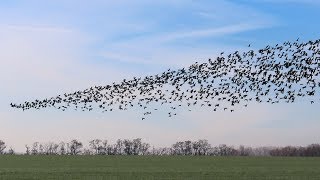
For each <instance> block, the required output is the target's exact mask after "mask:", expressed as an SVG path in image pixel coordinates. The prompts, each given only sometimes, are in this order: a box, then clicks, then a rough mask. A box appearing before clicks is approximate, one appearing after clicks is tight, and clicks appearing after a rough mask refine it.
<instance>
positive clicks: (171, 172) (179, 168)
mask: <svg viewBox="0 0 320 180" xmlns="http://www.w3.org/2000/svg"><path fill="white" fill-rule="evenodd" d="M0 179H243V180H244V179H259V180H260V179H262V180H263V179H270V180H271V179H272V180H273V179H290V180H291V179H297V180H298V179H299V180H300V179H306V180H307V179H308V180H309V179H320V158H319V157H316V158H314V157H214V156H99V155H95V156H84V155H81V156H55V155H50V156H45V155H29V156H28V155H0Z"/></svg>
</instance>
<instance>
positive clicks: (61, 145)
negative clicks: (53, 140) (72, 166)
mask: <svg viewBox="0 0 320 180" xmlns="http://www.w3.org/2000/svg"><path fill="white" fill-rule="evenodd" d="M59 154H60V155H65V154H67V152H66V144H65V143H64V142H60V143H59Z"/></svg>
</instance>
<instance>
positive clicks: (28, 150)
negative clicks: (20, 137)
mask: <svg viewBox="0 0 320 180" xmlns="http://www.w3.org/2000/svg"><path fill="white" fill-rule="evenodd" d="M25 147H26V155H30V147H29V146H28V145H27V144H26V145H25Z"/></svg>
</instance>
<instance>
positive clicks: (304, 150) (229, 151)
mask: <svg viewBox="0 0 320 180" xmlns="http://www.w3.org/2000/svg"><path fill="white" fill-rule="evenodd" d="M2 154H11V155H14V154H18V153H16V152H15V151H14V149H13V148H12V147H10V148H7V146H6V143H5V142H4V141H2V140H0V155H2ZM20 154H21V153H20ZM22 154H24V155H157V156H161V155H182V156H320V144H311V145H308V146H285V147H271V146H268V147H267V146H264V147H255V148H253V147H248V146H243V145H241V146H239V147H237V148H235V147H234V146H228V145H226V144H220V145H218V146H212V145H211V144H209V143H208V140H206V139H200V140H197V141H190V140H187V141H178V142H176V143H174V144H172V145H171V147H164V148H163V147H162V148H161V147H160V148H154V147H151V145H150V144H149V143H146V142H142V139H141V138H136V139H132V140H131V139H118V140H117V141H116V143H114V144H110V143H108V141H107V140H101V139H93V140H91V141H89V144H88V147H84V145H83V143H82V142H80V141H78V140H76V139H74V140H71V141H70V142H60V143H55V142H47V143H39V142H34V143H33V144H31V145H25V152H24V153H22Z"/></svg>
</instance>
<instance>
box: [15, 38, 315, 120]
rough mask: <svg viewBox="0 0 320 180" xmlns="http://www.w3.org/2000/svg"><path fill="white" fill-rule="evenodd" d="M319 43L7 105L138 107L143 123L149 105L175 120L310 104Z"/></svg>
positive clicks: (250, 53) (283, 47) (246, 54)
mask: <svg viewBox="0 0 320 180" xmlns="http://www.w3.org/2000/svg"><path fill="white" fill-rule="evenodd" d="M319 44H320V39H318V40H314V41H308V42H299V39H297V40H296V41H293V42H290V41H287V42H284V43H282V44H276V45H275V46H269V45H268V46H266V47H265V48H262V49H259V50H257V51H254V50H249V51H246V52H242V53H241V52H239V51H235V52H233V53H230V54H225V53H224V52H222V53H221V54H220V55H219V56H218V57H217V58H215V59H214V60H212V59H209V60H208V61H207V62H204V63H198V62H196V63H194V64H192V65H191V66H189V67H187V68H182V69H178V70H171V69H169V70H167V71H165V72H163V73H161V74H156V75H153V76H146V77H144V78H141V77H139V78H137V77H133V78H132V79H131V80H127V79H123V81H122V82H120V83H113V84H110V85H106V86H94V87H90V88H88V89H85V90H83V91H77V92H73V93H65V94H62V95H58V96H56V97H51V98H48V99H44V100H35V101H32V102H24V103H22V104H13V103H11V106H12V107H14V108H20V109H22V110H28V109H31V108H35V109H40V108H47V107H54V108H57V109H60V110H62V111H65V110H66V109H68V108H74V109H75V110H81V111H92V110H93V109H96V108H100V109H101V110H102V112H106V111H113V110H115V109H119V110H127V109H128V108H133V107H139V108H142V109H143V115H144V116H143V117H142V120H144V119H145V118H146V116H148V115H150V114H152V111H157V110H158V109H157V108H154V107H152V105H151V104H152V103H158V104H159V105H160V104H161V105H164V104H168V105H169V107H170V112H168V116H169V117H172V116H175V115H177V112H176V111H175V110H177V108H180V107H187V108H188V110H189V111H191V109H192V108H191V107H192V106H207V107H210V108H212V110H213V111H217V110H224V111H230V112H233V111H234V109H235V106H236V105H241V106H244V107H247V105H248V103H249V102H250V101H257V102H259V103H261V102H267V103H272V104H274V103H279V102H286V103H292V102H295V100H296V99H298V98H302V97H311V100H310V98H308V99H309V100H310V103H311V104H313V103H314V102H315V98H316V97H317V93H319V92H320V91H319V88H320V82H319V73H320V49H319ZM249 47H250V45H249ZM159 109H160V108H159Z"/></svg>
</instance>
